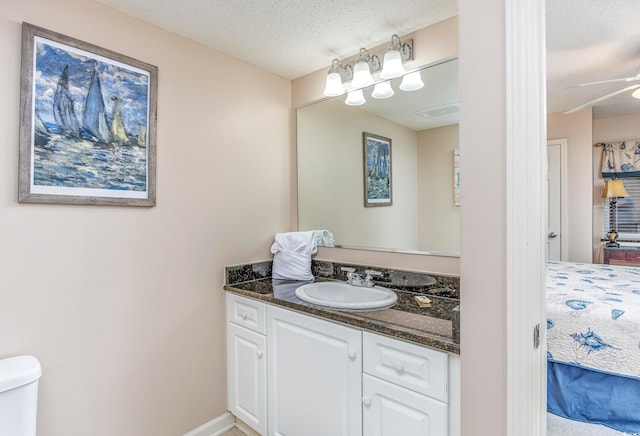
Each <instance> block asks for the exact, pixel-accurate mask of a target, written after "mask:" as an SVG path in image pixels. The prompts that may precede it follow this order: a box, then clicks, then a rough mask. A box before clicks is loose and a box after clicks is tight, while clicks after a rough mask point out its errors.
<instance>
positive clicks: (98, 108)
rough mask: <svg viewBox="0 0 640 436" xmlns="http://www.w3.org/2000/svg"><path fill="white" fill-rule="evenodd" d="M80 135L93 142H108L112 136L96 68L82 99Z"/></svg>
mask: <svg viewBox="0 0 640 436" xmlns="http://www.w3.org/2000/svg"><path fill="white" fill-rule="evenodd" d="M81 132H82V137H83V138H84V139H88V140H90V141H93V142H102V143H105V144H108V143H110V142H111V141H112V140H113V138H112V136H111V129H110V128H109V121H108V120H107V111H106V108H105V106H104V99H103V97H102V86H101V85H100V76H98V73H97V71H96V70H93V74H92V75H91V83H90V84H89V91H88V92H87V97H86V98H85V100H84V111H83V113H82V131H81Z"/></svg>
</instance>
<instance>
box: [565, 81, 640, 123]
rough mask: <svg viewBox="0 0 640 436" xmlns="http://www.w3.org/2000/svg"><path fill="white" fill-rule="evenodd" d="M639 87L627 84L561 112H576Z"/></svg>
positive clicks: (638, 85)
mask: <svg viewBox="0 0 640 436" xmlns="http://www.w3.org/2000/svg"><path fill="white" fill-rule="evenodd" d="M636 88H640V84H637V85H631V86H627V87H626V88H623V89H619V90H618V91H615V92H612V93H611V94H607V95H604V96H602V97H599V98H596V99H595V100H591V101H589V102H587V103H585V104H581V105H580V106H576V107H574V108H573V109H570V110H568V111H566V112H563V113H564V114H565V115H568V114H572V113H574V112H578V111H579V110H581V109H584V108H586V107H587V106H593V105H594V104H596V103H600V102H601V101H604V100H606V99H608V98H611V97H615V96H616V95H618V94H622V93H623V92H627V91H631V90H632V89H636Z"/></svg>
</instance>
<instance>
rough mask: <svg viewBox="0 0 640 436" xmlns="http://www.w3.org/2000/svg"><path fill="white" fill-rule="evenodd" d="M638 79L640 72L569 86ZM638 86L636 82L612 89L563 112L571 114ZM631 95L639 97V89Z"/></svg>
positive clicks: (639, 85) (639, 79)
mask: <svg viewBox="0 0 640 436" xmlns="http://www.w3.org/2000/svg"><path fill="white" fill-rule="evenodd" d="M638 81H640V74H637V75H635V76H632V77H622V78H619V79H609V80H600V81H598V82H589V83H581V84H580V85H575V86H571V88H579V87H584V86H591V85H601V84H603V83H615V82H638ZM638 88H640V83H637V84H635V85H631V86H627V87H626V88H622V89H619V90H617V91H614V92H612V93H609V94H607V95H603V96H602V97H598V98H596V99H594V100H591V101H588V102H586V103H584V104H581V105H580V106H576V107H574V108H573V109H569V110H568V111H566V112H564V114H565V115H567V114H572V113H574V112H578V111H579V110H581V109H584V108H586V107H588V106H593V105H594V104H596V103H600V102H601V101H604V100H607V99H609V98H611V97H615V96H616V95H619V94H623V93H625V92H627V91H631V90H633V89H638ZM632 95H633V97H635V98H637V99H640V89H638V90H637V91H634V92H633V94H632Z"/></svg>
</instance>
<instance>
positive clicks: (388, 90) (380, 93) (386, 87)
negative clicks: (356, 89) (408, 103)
mask: <svg viewBox="0 0 640 436" xmlns="http://www.w3.org/2000/svg"><path fill="white" fill-rule="evenodd" d="M393 94H394V92H393V88H392V87H391V83H390V82H389V81H388V80H387V81H385V82H380V83H376V86H375V87H374V88H373V92H372V93H371V97H373V98H389V97H391V96H392V95H393Z"/></svg>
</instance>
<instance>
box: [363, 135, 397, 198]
mask: <svg viewBox="0 0 640 436" xmlns="http://www.w3.org/2000/svg"><path fill="white" fill-rule="evenodd" d="M362 143H363V149H364V159H363V160H364V206H365V207H374V206H391V205H392V204H393V188H392V177H391V139H389V138H385V137H384V136H379V135H374V134H373V133H368V132H363V133H362Z"/></svg>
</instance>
